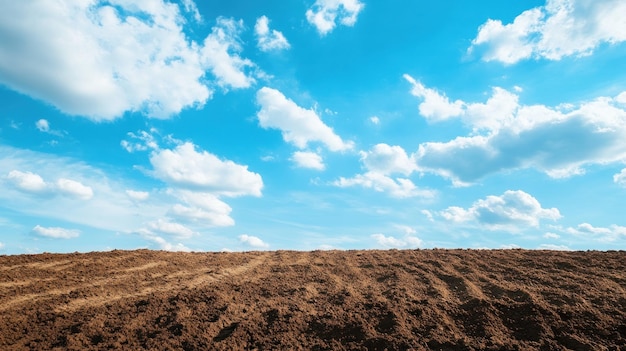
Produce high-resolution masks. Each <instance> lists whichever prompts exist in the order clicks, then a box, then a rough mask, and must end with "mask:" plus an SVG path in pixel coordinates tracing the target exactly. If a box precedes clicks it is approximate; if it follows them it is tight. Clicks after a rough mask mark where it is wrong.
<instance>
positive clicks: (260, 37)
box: [254, 16, 290, 51]
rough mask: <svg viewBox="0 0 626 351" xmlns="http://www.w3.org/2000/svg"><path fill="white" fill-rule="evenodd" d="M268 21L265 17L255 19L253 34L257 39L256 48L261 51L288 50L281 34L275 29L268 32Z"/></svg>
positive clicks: (287, 44)
mask: <svg viewBox="0 0 626 351" xmlns="http://www.w3.org/2000/svg"><path fill="white" fill-rule="evenodd" d="M269 22H270V20H269V19H268V18H267V17H266V16H261V17H259V18H257V20H256V24H255V25H254V33H255V34H256V37H257V46H258V47H259V49H261V51H273V50H285V49H289V46H290V45H289V42H288V41H287V39H286V38H285V36H284V35H283V33H281V32H279V31H277V30H276V29H272V30H270V26H269Z"/></svg>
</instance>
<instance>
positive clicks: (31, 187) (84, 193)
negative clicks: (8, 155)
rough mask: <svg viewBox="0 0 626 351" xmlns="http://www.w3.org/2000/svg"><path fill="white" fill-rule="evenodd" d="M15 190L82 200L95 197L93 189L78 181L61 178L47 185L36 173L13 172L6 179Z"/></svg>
mask: <svg viewBox="0 0 626 351" xmlns="http://www.w3.org/2000/svg"><path fill="white" fill-rule="evenodd" d="M6 178H7V179H8V180H9V182H11V183H12V184H13V185H14V186H15V188H17V189H18V190H20V191H23V192H27V193H32V194H40V195H44V194H52V195H54V194H57V195H64V196H68V197H73V198H77V199H81V200H89V199H91V198H92V197H93V189H92V188H91V187H89V186H87V185H84V184H82V183H81V182H78V181H76V180H72V179H67V178H59V179H58V180H57V181H56V183H47V182H45V181H44V179H43V178H42V177H41V176H40V175H39V174H36V173H32V172H21V171H18V170H12V171H10V172H9V174H8V175H7V177H6Z"/></svg>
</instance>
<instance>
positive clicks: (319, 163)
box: [291, 151, 326, 171]
mask: <svg viewBox="0 0 626 351" xmlns="http://www.w3.org/2000/svg"><path fill="white" fill-rule="evenodd" d="M291 161H293V162H294V163H295V164H296V166H298V167H299V168H309V169H314V170H317V171H323V170H324V169H325V168H326V166H325V165H324V160H323V159H322V156H320V155H319V154H317V153H315V152H311V151H296V152H294V153H293V155H292V156H291Z"/></svg>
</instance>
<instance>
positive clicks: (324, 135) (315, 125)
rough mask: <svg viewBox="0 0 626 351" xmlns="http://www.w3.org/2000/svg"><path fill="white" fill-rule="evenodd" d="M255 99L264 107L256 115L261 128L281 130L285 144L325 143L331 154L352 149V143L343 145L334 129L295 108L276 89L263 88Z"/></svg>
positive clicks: (315, 116)
mask: <svg viewBox="0 0 626 351" xmlns="http://www.w3.org/2000/svg"><path fill="white" fill-rule="evenodd" d="M256 100H257V103H258V104H259V105H260V106H261V110H260V111H259V112H258V113H257V117H258V119H259V124H260V125H261V127H263V128H266V129H267V128H274V129H279V130H280V131H281V132H282V134H283V139H284V140H285V141H286V142H289V143H292V144H294V145H295V146H296V147H298V148H300V149H304V148H306V147H307V145H308V143H310V142H314V141H317V142H321V143H323V144H324V145H326V147H327V148H328V149H330V150H332V151H343V150H348V149H351V148H352V147H353V143H352V142H344V141H343V140H341V138H340V137H339V136H338V135H337V134H335V133H334V132H333V130H332V128H330V127H328V126H327V125H326V124H324V122H322V120H321V119H320V117H319V116H318V115H317V113H315V111H313V110H307V109H304V108H302V107H300V106H298V105H296V103H294V102H293V101H291V100H289V99H287V98H286V97H285V95H283V94H282V93H281V92H280V91H278V90H276V89H271V88H268V87H263V88H261V89H260V90H259V91H258V92H257V95H256Z"/></svg>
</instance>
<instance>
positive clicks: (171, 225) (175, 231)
mask: <svg viewBox="0 0 626 351" xmlns="http://www.w3.org/2000/svg"><path fill="white" fill-rule="evenodd" d="M148 227H149V228H150V229H151V230H152V231H155V232H157V233H161V234H166V235H171V236H174V237H177V238H181V239H188V238H191V237H192V236H193V235H194V232H193V230H191V229H189V228H187V227H185V226H184V225H182V224H180V223H175V222H170V221H167V220H164V219H162V218H159V219H158V220H156V221H154V222H151V223H150V224H149V225H148Z"/></svg>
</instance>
